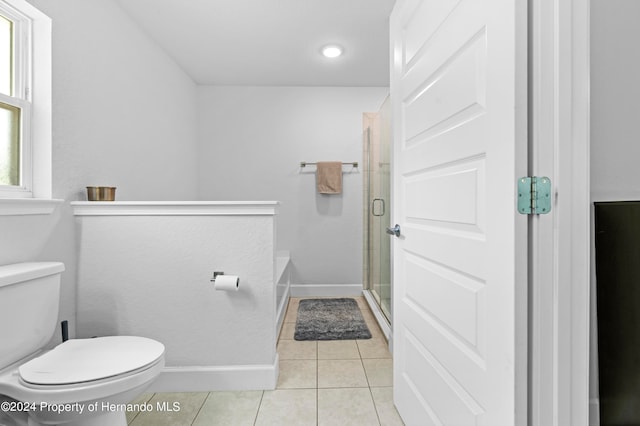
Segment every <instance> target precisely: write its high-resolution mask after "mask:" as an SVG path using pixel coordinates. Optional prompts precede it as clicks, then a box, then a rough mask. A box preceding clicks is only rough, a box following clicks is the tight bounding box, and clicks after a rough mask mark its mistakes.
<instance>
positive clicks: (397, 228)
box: [387, 223, 400, 237]
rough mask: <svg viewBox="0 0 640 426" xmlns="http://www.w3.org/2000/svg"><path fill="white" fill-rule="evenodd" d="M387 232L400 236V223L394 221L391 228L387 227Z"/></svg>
mask: <svg viewBox="0 0 640 426" xmlns="http://www.w3.org/2000/svg"><path fill="white" fill-rule="evenodd" d="M387 234H389V235H395V236H396V237H399V236H400V225H398V224H397V223H396V226H394V227H393V228H387Z"/></svg>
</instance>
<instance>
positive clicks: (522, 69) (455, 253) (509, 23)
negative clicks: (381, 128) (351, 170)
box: [391, 0, 527, 426]
mask: <svg viewBox="0 0 640 426" xmlns="http://www.w3.org/2000/svg"><path fill="white" fill-rule="evenodd" d="M526 33H527V28H526V2H520V1H513V0H398V2H397V3H396V7H395V9H394V11H393V13H392V15H391V40H392V55H393V58H392V60H393V65H392V77H391V99H392V105H393V106H392V108H393V128H394V130H393V132H394V151H393V152H394V157H393V185H394V222H395V223H397V224H399V225H400V228H401V235H400V236H399V237H393V239H394V244H393V246H394V252H393V253H394V261H393V266H394V305H393V307H394V311H393V312H394V317H393V325H394V347H393V350H394V352H393V353H394V401H395V404H396V406H397V408H398V411H399V412H400V415H401V416H402V418H403V419H404V421H405V423H406V424H407V425H421V426H424V425H485V426H509V425H514V424H526V386H527V385H526V377H527V359H526V358H527V355H526V342H527V334H526V318H527V304H526V293H527V275H526V274H527V270H526V267H527V240H526V239H527V219H526V217H525V216H521V215H519V214H518V213H517V211H516V200H515V192H516V190H515V188H516V186H515V185H516V179H517V177H519V176H523V175H525V174H526V166H527V164H526V153H527V129H526V90H527V88H526V84H527V83H526V55H527V53H526V52H527V50H526V49H527V45H526Z"/></svg>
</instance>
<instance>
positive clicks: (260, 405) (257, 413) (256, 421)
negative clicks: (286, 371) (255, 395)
mask: <svg viewBox="0 0 640 426" xmlns="http://www.w3.org/2000/svg"><path fill="white" fill-rule="evenodd" d="M264 393H265V391H262V394H260V402H259V403H258V409H257V410H256V415H255V417H254V419H253V426H256V424H257V423H258V415H259V414H260V408H261V407H262V400H263V399H264Z"/></svg>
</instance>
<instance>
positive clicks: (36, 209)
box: [0, 198, 64, 216]
mask: <svg viewBox="0 0 640 426" xmlns="http://www.w3.org/2000/svg"><path fill="white" fill-rule="evenodd" d="M63 201H64V200H52V199H44V198H0V216H26V215H46V214H51V213H53V211H54V210H55V209H56V207H58V206H59V205H61V204H62V202H63Z"/></svg>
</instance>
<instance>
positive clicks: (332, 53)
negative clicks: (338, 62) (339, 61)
mask: <svg viewBox="0 0 640 426" xmlns="http://www.w3.org/2000/svg"><path fill="white" fill-rule="evenodd" d="M322 54H323V55H324V56H325V57H327V58H337V57H338V56H340V55H342V47H340V46H338V45H335V44H330V45H327V46H325V47H323V48H322Z"/></svg>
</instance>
